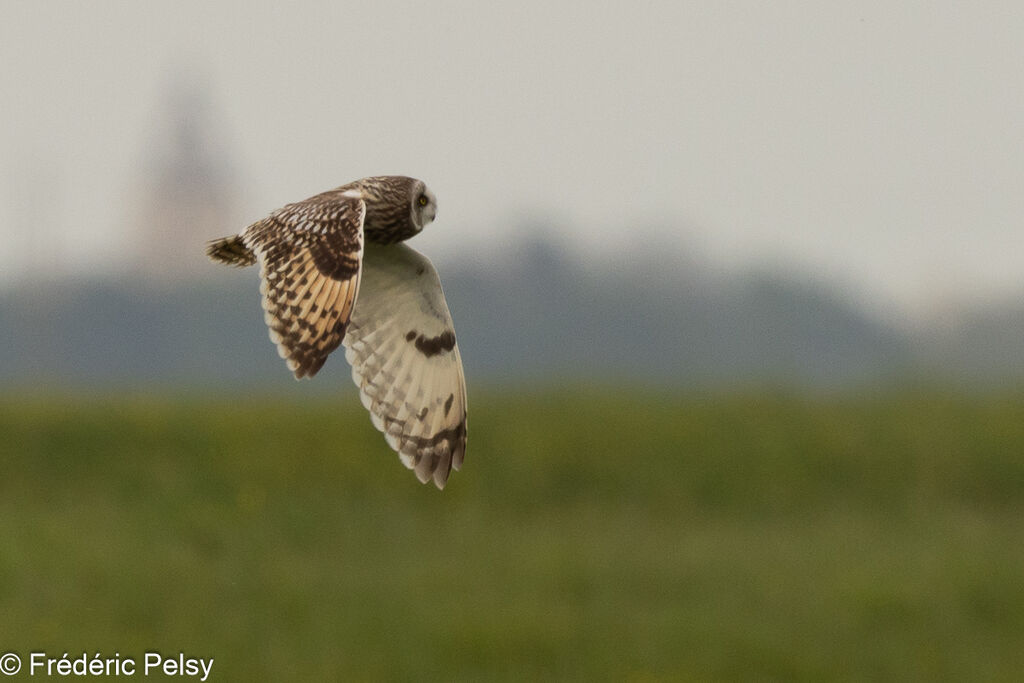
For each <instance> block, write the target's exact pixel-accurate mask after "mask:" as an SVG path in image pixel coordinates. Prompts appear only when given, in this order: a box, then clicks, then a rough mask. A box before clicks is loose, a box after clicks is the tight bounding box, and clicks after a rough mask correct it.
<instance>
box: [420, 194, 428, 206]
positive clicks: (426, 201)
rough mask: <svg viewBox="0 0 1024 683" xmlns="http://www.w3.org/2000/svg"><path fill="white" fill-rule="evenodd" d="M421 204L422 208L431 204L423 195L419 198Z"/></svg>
mask: <svg viewBox="0 0 1024 683" xmlns="http://www.w3.org/2000/svg"><path fill="white" fill-rule="evenodd" d="M419 202H420V206H426V205H427V204H428V203H429V200H428V199H427V195H425V194H421V195H420V198H419Z"/></svg>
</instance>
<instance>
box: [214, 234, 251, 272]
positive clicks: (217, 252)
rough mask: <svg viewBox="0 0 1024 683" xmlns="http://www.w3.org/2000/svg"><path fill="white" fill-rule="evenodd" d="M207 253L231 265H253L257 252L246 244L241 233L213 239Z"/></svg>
mask: <svg viewBox="0 0 1024 683" xmlns="http://www.w3.org/2000/svg"><path fill="white" fill-rule="evenodd" d="M206 255H207V256H209V257H210V258H211V259H213V260H214V261H220V262H221V263H227V264H228V265H231V266H238V267H242V266H251V265H253V264H254V263H256V254H254V253H253V251H252V249H250V248H249V247H247V246H245V243H244V242H243V241H242V236H241V235H235V236H234V237H225V238H223V239H219V240H213V241H212V242H210V243H209V244H207V245H206Z"/></svg>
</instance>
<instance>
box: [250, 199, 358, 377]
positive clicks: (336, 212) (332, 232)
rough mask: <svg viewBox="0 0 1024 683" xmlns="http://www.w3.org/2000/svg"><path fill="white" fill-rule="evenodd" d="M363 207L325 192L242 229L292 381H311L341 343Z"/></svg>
mask: <svg viewBox="0 0 1024 683" xmlns="http://www.w3.org/2000/svg"><path fill="white" fill-rule="evenodd" d="M365 216H366V205H365V204H364V203H363V200H362V199H360V198H359V196H358V194H352V193H346V192H339V191H337V190H335V191H332V192H325V193H323V194H321V195H317V196H315V197H311V198H310V199H307V200H305V201H302V202H298V203H295V204H289V205H287V206H285V207H284V208H282V209H278V210H277V211H275V212H274V213H272V214H270V216H268V217H267V218H265V219H264V220H262V221H259V222H258V223H254V224H253V225H251V226H249V227H248V228H246V230H245V231H244V232H243V233H242V234H241V239H242V242H243V243H244V244H245V246H246V247H248V248H249V249H251V250H252V251H253V252H255V254H256V259H257V261H258V262H259V264H260V280H261V282H260V292H261V293H262V294H263V310H264V316H263V317H264V319H265V320H266V322H267V326H268V327H269V328H270V339H271V340H272V341H273V342H274V343H275V344H277V351H278V353H279V354H280V356H281V357H282V358H284V359H285V362H286V363H287V364H288V369H290V370H291V371H292V372H293V373H295V378H296V379H301V378H302V377H312V376H313V375H315V374H316V373H317V371H318V370H319V369H320V367H321V366H322V365H323V364H324V361H325V360H327V356H328V354H330V353H331V351H333V350H334V349H336V348H338V346H339V345H340V344H341V340H342V338H343V337H344V336H345V330H346V328H347V327H348V324H349V317H350V315H351V313H352V307H353V305H354V304H355V300H356V295H357V294H358V291H359V273H360V264H361V261H362V255H363V219H364V218H365Z"/></svg>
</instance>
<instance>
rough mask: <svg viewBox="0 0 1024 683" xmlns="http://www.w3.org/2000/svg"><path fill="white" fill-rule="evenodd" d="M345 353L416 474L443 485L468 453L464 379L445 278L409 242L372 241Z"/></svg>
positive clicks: (377, 422)
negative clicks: (375, 242)
mask: <svg viewBox="0 0 1024 683" xmlns="http://www.w3.org/2000/svg"><path fill="white" fill-rule="evenodd" d="M344 344H345V357H346V358H347V359H348V362H349V363H351V365H352V379H353V380H355V383H356V385H357V386H358V387H359V394H360V397H361V398H362V401H363V405H364V406H366V408H367V409H368V410H369V411H370V418H371V420H372V421H373V424H374V426H375V427H377V429H379V430H380V431H382V432H384V438H385V439H386V440H387V442H388V445H390V446H391V447H392V448H393V449H395V450H396V451H397V452H398V455H399V457H400V458H401V460H402V463H404V464H405V466H406V467H408V468H409V469H411V470H414V471H415V473H416V476H417V478H419V480H420V481H421V482H424V483H426V482H427V481H429V480H430V479H433V480H434V484H435V485H436V486H437V487H438V488H444V485H445V483H446V482H447V481H448V475H449V473H450V472H451V469H452V468H453V467H454V468H455V469H456V470H458V469H460V468H461V467H462V460H463V458H464V457H465V454H466V381H465V379H464V377H463V373H462V359H461V358H460V356H459V347H458V345H457V344H456V343H455V330H454V328H453V327H452V318H451V314H450V313H449V312H448V304H447V303H446V302H445V300H444V293H443V292H442V290H441V281H440V279H439V278H438V277H437V271H436V270H434V266H433V265H432V264H431V263H430V261H429V260H428V259H427V258H426V257H425V256H423V255H422V254H420V253H419V252H417V251H416V250H415V249H412V248H411V247H408V246H406V245H405V244H396V245H389V246H381V245H377V244H367V245H366V251H365V253H364V254H363V276H362V282H361V283H360V287H359V299H358V300H357V302H356V306H355V310H354V311H353V312H352V321H351V323H350V324H349V328H348V332H347V334H346V335H345V340H344Z"/></svg>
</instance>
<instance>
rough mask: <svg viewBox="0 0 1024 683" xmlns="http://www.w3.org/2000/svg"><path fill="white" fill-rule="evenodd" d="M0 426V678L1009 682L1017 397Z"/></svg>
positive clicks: (50, 404) (121, 407) (492, 404)
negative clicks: (196, 675) (376, 423)
mask: <svg viewBox="0 0 1024 683" xmlns="http://www.w3.org/2000/svg"><path fill="white" fill-rule="evenodd" d="M472 399H473V401H472V403H471V405H470V409H471V412H470V422H469V434H470V436H469V439H470V440H469V450H468V453H467V458H466V466H465V468H464V470H463V472H461V473H455V474H453V476H452V479H451V480H450V482H449V486H448V488H447V489H446V490H445V491H444V492H439V491H437V490H435V489H433V488H432V487H430V488H428V487H425V486H420V485H419V483H418V482H417V481H416V480H415V478H414V477H413V476H412V474H411V473H409V472H408V471H407V470H405V469H404V468H403V467H401V466H400V464H399V462H398V459H397V457H396V456H394V455H393V454H392V453H391V452H390V451H389V450H388V449H387V448H386V446H385V444H384V441H383V439H382V438H381V437H380V435H379V434H378V433H377V432H376V431H375V430H374V429H373V428H372V427H371V425H370V423H369V419H368V418H367V416H366V415H365V413H364V412H363V411H362V409H361V408H360V407H359V406H358V401H356V400H355V399H354V398H353V397H352V396H351V395H348V394H346V395H345V396H344V397H343V398H342V399H337V400H331V399H328V398H323V397H321V398H318V399H315V400H310V401H309V402H296V401H285V402H278V403H275V402H273V401H272V400H270V399H269V398H261V397H250V398H245V399H242V400H226V399H224V400H222V399H217V398H205V399H180V398H165V399H160V398H145V397H140V398H134V399H131V400H128V399H92V400H90V401H84V400H73V399H63V400H61V399H52V398H50V399H40V398H37V399H22V400H15V399H12V398H8V399H6V400H4V401H2V402H0V466H2V477H0V651H7V650H13V651H15V652H18V653H21V654H22V655H23V656H24V654H25V653H27V652H29V651H31V650H46V651H47V652H48V653H50V655H51V656H56V657H59V656H60V655H61V654H63V653H64V652H68V653H70V656H72V657H74V656H80V655H81V653H82V652H83V651H84V652H88V653H90V654H91V653H94V652H100V653H103V654H104V655H105V656H112V655H113V653H114V652H115V651H116V652H119V653H121V655H122V656H134V657H136V658H140V659H141V656H142V653H144V652H146V651H147V650H152V649H156V650H160V651H162V652H164V653H177V652H179V651H184V652H186V653H187V654H188V655H191V656H202V657H207V658H208V657H214V658H215V664H214V668H213V673H212V675H211V677H210V680H214V681H241V680H274V681H281V680H300V681H315V680H516V681H521V680H635V681H648V680H673V681H675V680H683V681H685V680H693V681H705V680H807V681H821V680H899V681H913V680H920V681H936V680H950V681H965V680H1006V681H1010V680H1020V678H1021V676H1022V675H1024V674H1022V672H1024V457H1022V454H1024V397H1009V398H954V397H948V396H943V395H939V394H928V393H924V392H922V393H912V394H911V393H908V394H891V395H885V396H876V397H860V398H856V397H847V398H844V397H831V398H827V399H823V400H819V401H811V400H807V399H798V398H789V397H784V396H770V395H761V396H720V397H715V398H705V399H698V398H682V397H673V396H665V395H659V396H653V397H652V396H649V395H647V394H645V393H644V392H641V391H632V392H631V391H626V390H618V391H611V390H608V391H600V390H595V389H591V390H586V391H580V392H575V391H563V392H559V393H547V394H542V395H524V394H516V395H512V396H507V395H502V394H501V393H499V392H491V393H489V394H481V393H480V392H476V393H474V395H473V396H472Z"/></svg>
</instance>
